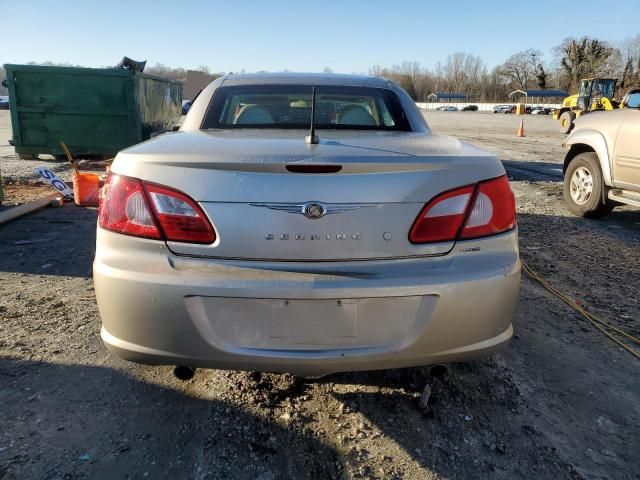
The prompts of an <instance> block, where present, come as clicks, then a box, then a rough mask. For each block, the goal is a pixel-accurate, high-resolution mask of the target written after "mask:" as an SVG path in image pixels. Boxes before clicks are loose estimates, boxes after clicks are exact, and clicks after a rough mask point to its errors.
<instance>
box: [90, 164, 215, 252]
mask: <svg viewBox="0 0 640 480" xmlns="http://www.w3.org/2000/svg"><path fill="white" fill-rule="evenodd" d="M98 218H99V225H100V227H102V228H104V229H106V230H111V231H113V232H117V233H123V234H126V235H133V236H136V237H145V238H152V239H156V240H166V241H173V242H188V243H213V242H214V241H215V239H216V236H215V233H214V231H213V228H212V227H211V224H210V223H209V221H208V220H207V218H206V216H205V215H204V212H203V211H202V210H201V209H200V207H198V205H197V204H196V203H195V202H194V201H193V200H191V199H190V198H189V197H187V196H186V195H184V194H183V193H180V192H177V191H175V190H171V189H169V188H166V187H161V186H159V185H154V184H150V183H146V182H142V181H140V180H138V179H136V178H130V177H123V176H121V175H115V174H109V176H108V177H107V181H106V182H105V186H104V189H103V192H102V197H101V201H100V212H99V216H98Z"/></svg>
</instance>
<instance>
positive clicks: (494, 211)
mask: <svg viewBox="0 0 640 480" xmlns="http://www.w3.org/2000/svg"><path fill="white" fill-rule="evenodd" d="M515 226H516V199H515V196H514V195H513V192H512V191H511V187H510V186H509V180H507V177H506V176H502V177H498V178H495V179H493V180H489V181H486V182H482V183H480V185H479V186H478V193H477V194H476V198H475V201H474V203H473V208H472V209H471V212H470V213H469V218H468V219H467V221H466V223H465V225H464V229H463V230H462V232H461V233H460V239H461V240H466V239H470V238H478V237H486V236H489V235H496V234H498V233H502V232H506V231H508V230H511V229H512V228H514V227H515Z"/></svg>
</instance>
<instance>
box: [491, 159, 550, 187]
mask: <svg viewBox="0 0 640 480" xmlns="http://www.w3.org/2000/svg"><path fill="white" fill-rule="evenodd" d="M500 160H501V162H502V164H503V165H504V168H505V170H506V171H507V174H508V175H509V178H510V179H511V180H516V181H520V180H529V181H547V182H562V179H563V173H562V163H551V162H532V161H526V160H507V159H500Z"/></svg>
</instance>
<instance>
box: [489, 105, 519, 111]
mask: <svg viewBox="0 0 640 480" xmlns="http://www.w3.org/2000/svg"><path fill="white" fill-rule="evenodd" d="M514 108H515V107H513V106H512V105H496V106H495V107H493V113H511V112H512V111H513V110H514Z"/></svg>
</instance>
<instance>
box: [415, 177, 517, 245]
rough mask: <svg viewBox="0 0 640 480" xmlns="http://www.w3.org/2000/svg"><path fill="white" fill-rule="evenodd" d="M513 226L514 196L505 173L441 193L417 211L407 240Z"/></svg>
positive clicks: (443, 239) (482, 232) (463, 237)
mask: <svg viewBox="0 0 640 480" xmlns="http://www.w3.org/2000/svg"><path fill="white" fill-rule="evenodd" d="M515 225H516V204H515V197H514V195H513V192H512V191H511V187H510V186H509V180H507V177H506V175H503V176H502V177H498V178H494V179H493V180H487V181H484V182H480V183H479V184H477V185H469V186H466V187H461V188H457V189H455V190H450V191H448V192H445V193H442V194H440V195H438V196H437V197H435V198H433V199H432V200H431V201H430V202H429V203H427V204H426V205H425V206H424V208H423V209H422V210H421V211H420V214H419V215H418V218H416V220H415V222H414V223H413V226H412V227H411V231H410V232H409V241H410V242H411V243H436V242H447V241H453V240H467V239H471V238H479V237H486V236H489V235H496V234H498V233H503V232H506V231H509V230H511V229H513V228H514V227H515Z"/></svg>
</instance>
